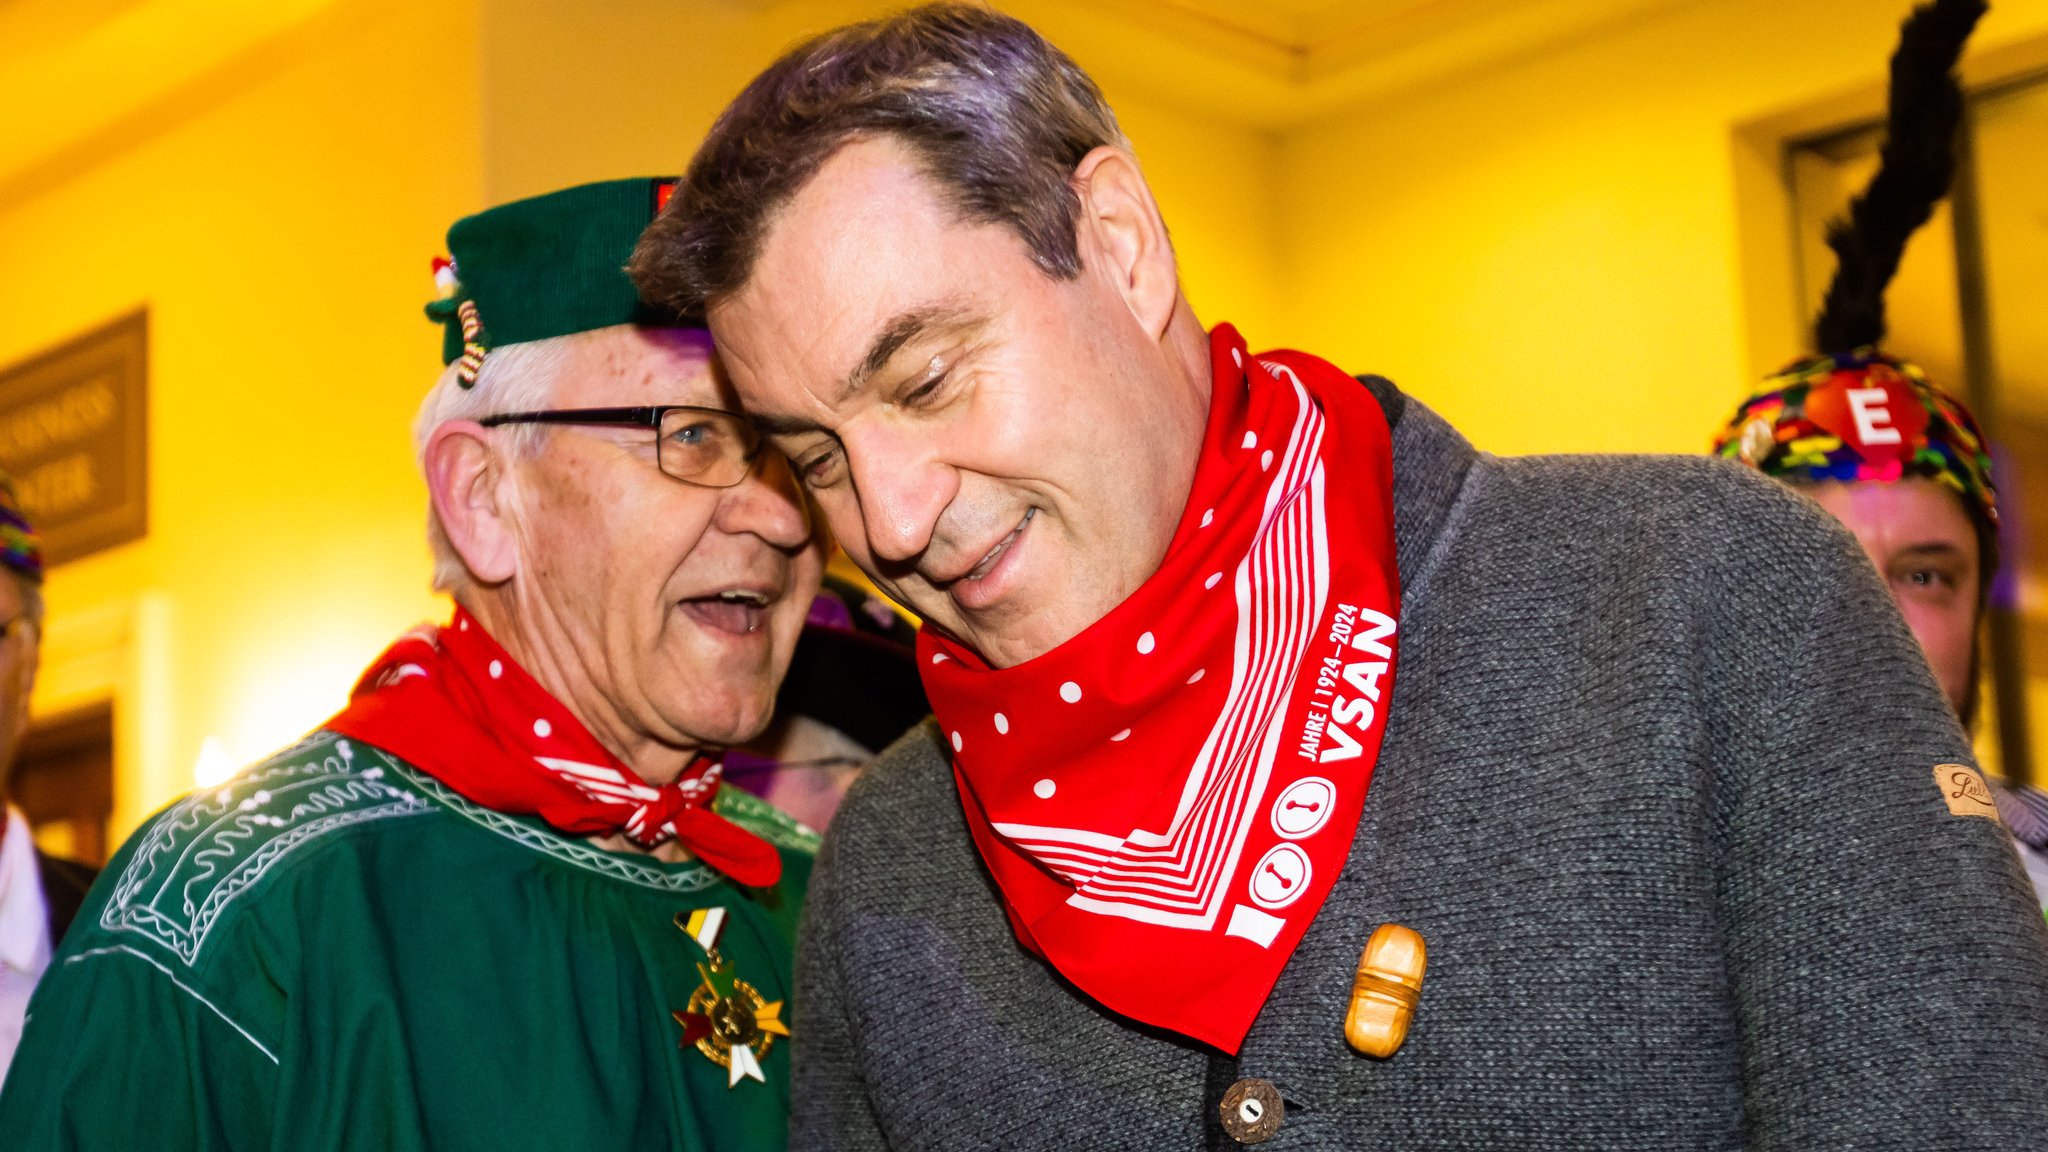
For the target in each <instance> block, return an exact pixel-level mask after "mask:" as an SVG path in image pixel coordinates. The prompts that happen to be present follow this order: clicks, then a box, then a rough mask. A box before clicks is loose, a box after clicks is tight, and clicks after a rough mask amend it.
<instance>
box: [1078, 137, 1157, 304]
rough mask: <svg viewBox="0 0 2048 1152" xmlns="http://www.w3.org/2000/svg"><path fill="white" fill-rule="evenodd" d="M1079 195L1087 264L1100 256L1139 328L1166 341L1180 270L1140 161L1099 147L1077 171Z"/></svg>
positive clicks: (1080, 228) (1103, 271)
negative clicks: (1091, 259) (1140, 168)
mask: <svg viewBox="0 0 2048 1152" xmlns="http://www.w3.org/2000/svg"><path fill="white" fill-rule="evenodd" d="M1074 194H1075V195H1076V196H1078V197H1080V200H1081V218H1080V220H1079V221H1078V227H1077V232H1080V233H1083V234H1084V235H1077V236H1076V237H1075V239H1076V240H1077V241H1078V242H1079V243H1080V245H1081V250H1082V252H1083V264H1084V266H1085V265H1086V264H1087V263H1088V259H1087V258H1088V257H1089V256H1093V257H1095V259H1096V262H1097V263H1098V264H1099V265H1100V268H1099V269H1098V271H1099V273H1100V274H1102V275H1106V276H1108V277H1109V278H1110V280H1111V281H1112V283H1113V284H1114V286H1115V288H1116V289H1117V291H1118V292H1120V293H1121V294H1122V295H1123V298H1124V302H1125V303H1126V304H1128V305H1129V306H1130V309H1131V314H1132V315H1133V316H1135V317H1136V318H1137V320H1138V324H1139V326H1140V327H1142V328H1143V329H1144V330H1145V331H1146V332H1147V333H1148V334H1150V335H1151V336H1152V337H1153V338H1154V339H1159V338H1162V337H1164V335H1165V334H1166V327H1167V325H1168V324H1169V323H1170V322H1171V321H1172V320H1173V310H1174V306H1175V305H1176V304H1177V303H1178V302H1179V300H1180V271H1179V269H1178V268H1177V267H1176V266H1175V263H1174V258H1173V243H1172V241H1171V240H1169V239H1168V237H1167V235H1166V220H1165V219H1164V218H1163V217H1161V216H1160V215H1159V204H1158V202H1157V201H1155V200H1154V199H1152V189H1151V187H1150V186H1149V185H1147V184H1146V183H1145V175H1144V173H1142V172H1140V171H1139V170H1138V161H1137V159H1136V158H1135V157H1133V156H1132V155H1131V154H1130V153H1129V152H1126V151H1124V150H1123V149H1121V148H1113V147H1110V146H1108V145H1104V146H1102V147H1100V148H1097V149H1095V150H1094V151H1092V152H1090V153H1088V155H1086V156H1083V157H1082V158H1081V163H1080V164H1079V165H1078V166H1077V167H1076V168H1075V169H1074Z"/></svg>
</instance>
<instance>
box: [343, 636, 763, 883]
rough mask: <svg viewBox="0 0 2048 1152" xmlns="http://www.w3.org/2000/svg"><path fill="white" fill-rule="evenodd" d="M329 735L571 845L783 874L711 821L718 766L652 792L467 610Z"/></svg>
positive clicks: (358, 691) (389, 665)
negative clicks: (608, 843) (587, 841)
mask: <svg viewBox="0 0 2048 1152" xmlns="http://www.w3.org/2000/svg"><path fill="white" fill-rule="evenodd" d="M327 727H328V728H330V729H332V730H334V731H336V732H340V733H341V734H343V735H346V736H352V737H354V738H356V739H358V740H362V741H364V742H365V743H368V744H373V745H375V746H377V747H379V748H382V749H384V750H385V751H387V752H390V753H392V754H393V755H396V756H398V757H400V758H401V759H404V760H406V761H407V762H409V763H411V764H413V765H415V766H417V767H418V768H420V769H421V770H422V771H425V772H427V773H428V774H430V775H432V776H433V777H435V778H436V779H438V780H440V781H441V782H442V783H444V784H446V785H448V786H449V787H450V788H453V789H454V790H455V791H457V792H459V793H461V794H462V795H463V796H465V797H467V798H468V799H470V800H473V801H475V802H476V803H478V804H482V805H483V806H485V807H487V808H491V809H495V810H497V811H499V812H509V813H514V814H518V815H537V816H539V817H540V818H541V819H543V820H545V821H547V822H548V823H549V824H550V825H552V826H554V827H555V828H557V829H560V830H561V831H563V832H565V833H568V834H569V835H572V836H592V835H603V834H606V833H611V832H623V833H624V834H626V835H627V836H629V837H631V838H632V839H633V840H634V841H635V842H636V843H638V844H641V845H643V846H646V847H650V848H651V847H654V846H656V845H659V844H661V843H663V842H665V841H668V840H671V839H673V840H676V841H678V842H679V843H681V844H682V846H683V847H684V848H687V849H688V850H689V851H690V852H691V853H692V854H693V855H695V856H696V857H697V858H698V859H700V860H702V861H704V862H705V863H706V864H709V865H711V866H712V867H713V868H716V869H718V870H719V871H720V872H723V873H725V874H726V875H727V876H730V877H731V878H732V879H734V880H736V881H738V882H739V883H741V884H745V885H748V886H749V887H768V886H771V885H773V884H774V883H775V882H776V881H777V880H778V879H780V877H781V874H782V859H781V857H780V856H779V855H777V854H776V851H775V848H774V847H773V846H772V845H770V844H769V843H768V842H767V841H765V840H762V839H761V838H760V837H758V836H755V835H754V834H753V833H751V832H748V831H745V830H744V829H742V828H740V827H739V826H738V825H735V824H733V823H732V822H731V821H728V820H726V819H725V818H724V817H722V816H720V815H718V814H717V813H715V812H713V811H712V810H711V800H712V797H714V796H716V795H717V794H718V788H719V777H720V768H719V764H718V761H717V760H716V759H713V758H711V757H706V756H700V757H698V758H697V759H696V760H694V761H693V762H692V763H691V764H690V766H689V767H688V768H686V769H685V770H684V771H683V773H682V775H681V776H679V777H678V778H677V779H676V780H674V781H673V782H671V783H669V784H666V785H664V786H662V787H659V788H655V787H652V786H650V785H648V784H647V783H646V782H645V781H643V780H641V779H640V778H639V777H638V776H637V775H635V774H634V773H633V772H632V771H631V770H630V769H628V768H627V767H626V766H625V765H624V764H622V763H620V762H619V760H618V758H617V757H615V756H613V755H612V754H611V753H610V752H609V751H608V750H607V749H606V748H605V747H604V746H603V745H602V744H599V743H598V742H597V738H596V737H594V736H592V735H591V734H590V732H589V730H588V729H586V728H584V726H583V724H582V723H581V722H580V721H578V720H577V719H576V717H575V716H574V715H573V714H571V713H570V711H569V710H568V708H566V707H564V706H563V705H562V703H561V702H560V701H558V700H556V699H555V698H554V696H553V695H551V694H550V693H549V692H548V690H547V689H545V688H543V687H541V685H540V683H539V681H537V680H535V679H534V678H533V677H532V676H531V675H529V674H528V673H527V672H526V670H525V669H523V668H521V667H520V666H519V665H518V664H517V663H515V662H514V661H513V659H512V657H511V655H510V654H509V653H507V652H506V651H505V649H504V648H503V647H501V646H500V645H499V644H498V642H497V641H496V640H493V639H492V638H491V637H490V636H489V635H488V634H487V633H485V631H484V630H483V627H482V625H480V624H478V623H477V622H476V620H475V619H474V618H473V617H471V616H470V615H469V613H467V612H465V611H463V610H462V609H460V608H457V609H456V610H455V617H454V619H453V620H451V621H450V622H449V623H448V625H447V626H445V627H440V628H435V627H432V626H430V625H423V626H421V627H420V628H416V629H414V630H413V631H411V632H408V633H406V634H405V635H404V636H403V637H400V638H399V640H398V642H397V643H395V644H393V645H392V646H391V647H390V648H388V649H386V650H385V652H384V654H383V655H382V656H379V657H378V658H377V661H376V662H375V663H374V664H372V665H370V668H369V670H368V671H366V672H364V673H363V676H362V679H361V680H359V681H358V682H357V683H356V686H355V690H354V692H353V693H352V694H351V697H350V701H349V705H348V707H347V708H345V709H343V710H342V712H341V713H340V714H339V715H337V716H335V717H334V718H333V719H332V720H329V721H328V722H327Z"/></svg>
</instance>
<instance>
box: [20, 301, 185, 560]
mask: <svg viewBox="0 0 2048 1152" xmlns="http://www.w3.org/2000/svg"><path fill="white" fill-rule="evenodd" d="M148 365H149V317H148V314H147V313H144V312H137V313H135V314H134V315H132V316H126V317H123V318H121V319H119V320H116V321H114V322H113V323H111V324H109V325H107V326H106V327H104V328H100V329H98V330H97V331H93V332H88V333H86V334H85V335H83V336H80V337H79V338H78V339H76V340H72V341H70V342H68V343H66V344H63V345H61V346H59V347H57V348H53V349H51V350H50V351H48V352H45V353H43V354H42V355H40V356H37V357H35V358H33V359H31V360H28V361H26V362H24V363H21V364H17V365H15V366H13V367H11V368H8V369H5V370H4V371H0V469H4V470H5V471H6V472H7V475H9V476H10V477H12V478H13V479H14V487H15V491H17V492H18V493H20V495H21V504H22V513H23V515H25V516H27V517H28V521H29V523H30V524H33V525H35V529H36V532H37V533H38V534H40V535H41V536H42V538H43V554H44V557H43V558H44V562H45V563H46V564H61V563H63V562H64V561H66V560H76V559H78V558H79V557H81V556H88V555H91V554H92V553H94V552H98V551H100V550H101V549H104V548H112V547H113V546H114V545H116V544H125V543H127V542H128V541H130V540H134V539H138V538H140V537H141V536H142V535H143V534H144V533H145V532H147V531H148V530H149V492H148V481H149V476H148V463H149V457H148V430H149V423H148V418H147V417H148V412H147V401H148V392H149V389H148V375H149V371H148Z"/></svg>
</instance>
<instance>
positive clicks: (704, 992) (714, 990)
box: [669, 908, 789, 1088]
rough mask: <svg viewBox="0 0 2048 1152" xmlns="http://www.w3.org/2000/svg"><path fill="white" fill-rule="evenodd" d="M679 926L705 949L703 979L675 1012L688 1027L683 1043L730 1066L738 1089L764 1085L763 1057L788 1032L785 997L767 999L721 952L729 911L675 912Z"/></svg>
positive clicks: (730, 1082) (730, 1081)
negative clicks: (743, 1083)
mask: <svg viewBox="0 0 2048 1152" xmlns="http://www.w3.org/2000/svg"><path fill="white" fill-rule="evenodd" d="M676 927H678V928H680V929H682V930H683V933H684V935H687V936H688V937H689V938H690V939H692V940H695V941H696V942H697V944H698V946H700V947H702V948H703V949H704V961H703V963H700V964H698V965H697V975H698V976H700V977H701V978H702V979H703V983H701V984H699V985H697V990H696V991H695V992H692V993H690V1003H689V1004H688V1006H686V1007H685V1008H684V1009H683V1010H682V1011H681V1012H671V1013H669V1015H671V1016H674V1017H675V1020H676V1023H678V1024H680V1025H682V1026H683V1041H682V1045H681V1046H682V1047H684V1048H688V1047H689V1046H690V1045H692V1044H695V1045H696V1046H697V1051H699V1052H702V1053H703V1054H704V1055H705V1057H707V1058H708V1059H709V1060H710V1061H711V1062H712V1063H713V1064H716V1065H718V1066H719V1067H720V1068H723V1069H725V1070H726V1081H725V1086H726V1087H727V1088H734V1087H737V1086H738V1085H739V1082H740V1078H741V1077H744V1076H751V1077H753V1078H754V1079H756V1080H759V1081H761V1082H762V1083H763V1084H765V1083H767V1082H768V1079H767V1077H765V1076H763V1075H762V1074H761V1061H762V1060H765V1059H767V1057H768V1050H769V1049H770V1048H771V1047H773V1046H774V1044H775V1038H776V1037H777V1036H787V1035H789V1025H787V1024H784V1023H783V1022H782V1001H780V1000H773V1001H770V1000H764V999H762V998H761V993H760V992H758V991H756V990H755V988H754V986H753V985H752V984H749V983H747V982H746V981H745V980H742V979H740V978H739V977H737V976H735V975H733V971H732V965H731V964H729V963H727V962H726V960H725V958H724V957H723V956H720V955H719V954H718V934H719V932H720V931H722V930H723V929H724V928H725V909H723V908H701V909H699V910H697V911H695V912H689V913H684V912H678V913H676Z"/></svg>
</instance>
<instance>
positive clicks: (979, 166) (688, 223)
mask: <svg viewBox="0 0 2048 1152" xmlns="http://www.w3.org/2000/svg"><path fill="white" fill-rule="evenodd" d="M869 136H888V137H892V138H894V139H896V140H900V141H901V142H903V143H904V144H905V145H907V146H909V148H910V149H911V151H912V152H913V153H914V154H915V155H916V156H917V158H918V160H919V162H920V163H921V164H922V165H923V167H924V169H925V173H926V175H928V176H930V177H931V178H932V180H933V181H934V182H935V183H936V184H937V185H938V187H939V189H940V191H941V194H942V195H944V196H945V197H946V198H947V200H948V201H949V202H950V205H951V206H952V208H953V209H954V210H955V211H957V212H959V213H960V215H961V217H962V218H964V219H966V220H970V221H975V222H979V223H990V224H1000V225H1002V226H1004V227H1006V228H1008V229H1010V230H1011V231H1012V232H1015V233H1016V234H1017V236H1018V238H1020V239H1021V240H1023V241H1024V245H1025V247H1026V249H1027V250H1028V251H1029V252H1030V255H1031V259H1032V261H1033V262H1034V263H1035V264H1037V265H1038V266H1039V267H1040V268H1041V269H1043V270H1044V271H1045V273H1046V274H1047V275H1049V276H1053V277H1056V278H1058V279H1062V280H1067V279H1072V278H1073V277H1075V276H1077V275H1079V274H1080V271H1081V260H1080V255H1079V253H1078V250H1077V249H1076V247H1075V239H1074V228H1075V223H1076V219H1077V216H1078V214H1079V211H1080V201H1079V200H1078V199H1077V198H1076V196H1075V193H1074V189H1073V185H1072V183H1071V181H1072V177H1073V174H1074V169H1075V167H1076V166H1078V165H1079V164H1080V162H1081V159H1082V157H1084V156H1086V155H1087V154H1088V153H1089V152H1090V151H1092V150H1093V149H1095V148H1097V147H1100V146H1102V145H1105V144H1110V145H1117V146H1124V143H1125V142H1124V138H1123V133H1122V132H1121V131H1120V130H1119V129H1118V128H1117V123H1116V115H1115V114H1114V113H1113V112H1111V111H1110V108H1109V105H1108V103H1107V102H1105V101H1104V100H1103V98H1102V93H1101V91H1100V90H1098V89H1097V88H1096V87H1095V82H1094V81H1092V80H1090V79H1089V78H1088V76H1087V74H1086V73H1084V72H1082V71H1081V69H1080V68H1079V67H1077V66H1076V65H1075V64H1074V62H1073V61H1072V60H1070V59H1068V58H1067V56H1066V54H1065V53H1063V52H1061V51H1060V50H1059V49H1057V48H1055V47H1053V46H1052V45H1051V44H1049V43H1047V42H1046V40H1045V38H1044V37H1042V36H1040V35H1039V34H1038V33H1037V32H1035V31H1033V30H1032V29H1031V27H1030V26H1029V25H1026V24H1024V23H1023V22H1021V21H1018V20H1015V19H1012V18H1010V17H1008V16H1004V15H1002V14H1001V13H998V12H992V11H990V10H988V9H986V8H982V7H978V6H975V5H971V4H930V5H926V6H924V7H921V8H914V9H911V10H910V11H908V12H904V13H901V14H899V15H896V16H891V17H888V18H886V19H882V20H875V21H871V22H869V23H865V24H855V25H850V26H848V27H845V28H840V29H838V30H836V31H833V32H828V33H826V34H825V35H823V36H820V37H818V38H816V39H814V40H811V41H809V42H807V43H805V44H801V45H799V46H797V47H796V48H794V49H792V50H791V51H789V52H788V53H787V54H785V55H784V56H783V57H782V58H781V59H780V60H777V61H776V62H775V63H774V64H772V65H770V66H769V68H768V70H767V71H765V72H763V73H761V75H760V76H758V77H756V78H755V79H754V82H753V83H752V84H749V85H748V86H747V89H746V91H744V92H742V93H740V95H739V98H738V99H736V100H734V101H733V102H732V105H731V106H730V107H728V108H727V109H726V110H725V112H724V114H723V115H721V116H720V117H719V118H718V122H717V123H716V124H714V125H713V126H712V128H711V134H710V135H709V136H708V137H706V138H705V141H704V144H703V146H702V147H700V148H699V149H698V150H697V155H696V157H695V158H694V159H693V160H691V162H690V169H689V172H688V173H687V174H686V175H685V176H684V177H683V182H682V183H681V184H679V185H677V187H676V190H675V194H674V196H673V197H672V198H671V199H670V201H669V203H668V207H667V208H666V209H665V210H664V211H663V212H662V213H661V215H660V216H659V217H657V218H656V219H655V221H654V223H653V224H652V225H650V226H649V227H648V229H647V231H646V233H645V234H644V235H642V236H641V238H640V244H639V247H638V248H636V249H635V250H634V253H633V259H632V262H631V263H630V264H629V265H627V271H629V272H630V273H631V274H632V277H633V282H634V283H635V284H637V285H638V286H639V288H640V294H641V295H642V296H643V297H645V298H646V299H647V301H648V302H649V303H652V304H658V305H664V306H667V307H670V308H673V309H675V310H676V311H678V312H681V313H684V314H695V315H701V314H702V313H703V311H704V309H705V308H706V307H707V306H709V305H710V304H713V303H716V302H717V301H719V300H720V299H723V298H724V297H726V296H728V295H730V294H731V293H733V292H736V291H738V290H739V289H740V288H742V287H744V286H745V285H746V282H747V279H748V277H749V276H750V275H751V274H752V272H753V265H754V260H755V258H756V256H757V255H758V254H759V252H760V247H761V240H762V237H763V235H764V234H765V233H766V232H767V230H768V226H769V224H770V223H771V222H772V219H773V217H774V214H775V212H776V211H777V210H778V209H780V208H781V207H782V205H783V204H785V203H787V202H788V200H789V199H790V198H791V197H792V196H795V195H796V194H797V192H799V191H800V190H801V189H802V188H803V186H804V184H805V183H807V182H808V181H809V180H810V178H811V177H812V176H814V175H816V174H817V172H818V169H819V168H821V167H823V166H824V164H825V162H826V161H827V160H830V159H831V158H832V156H833V154H834V153H836V152H838V151H839V149H840V148H842V147H844V146H845V145H847V144H849V143H851V142H853V141H854V140H856V139H859V138H862V137H869Z"/></svg>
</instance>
